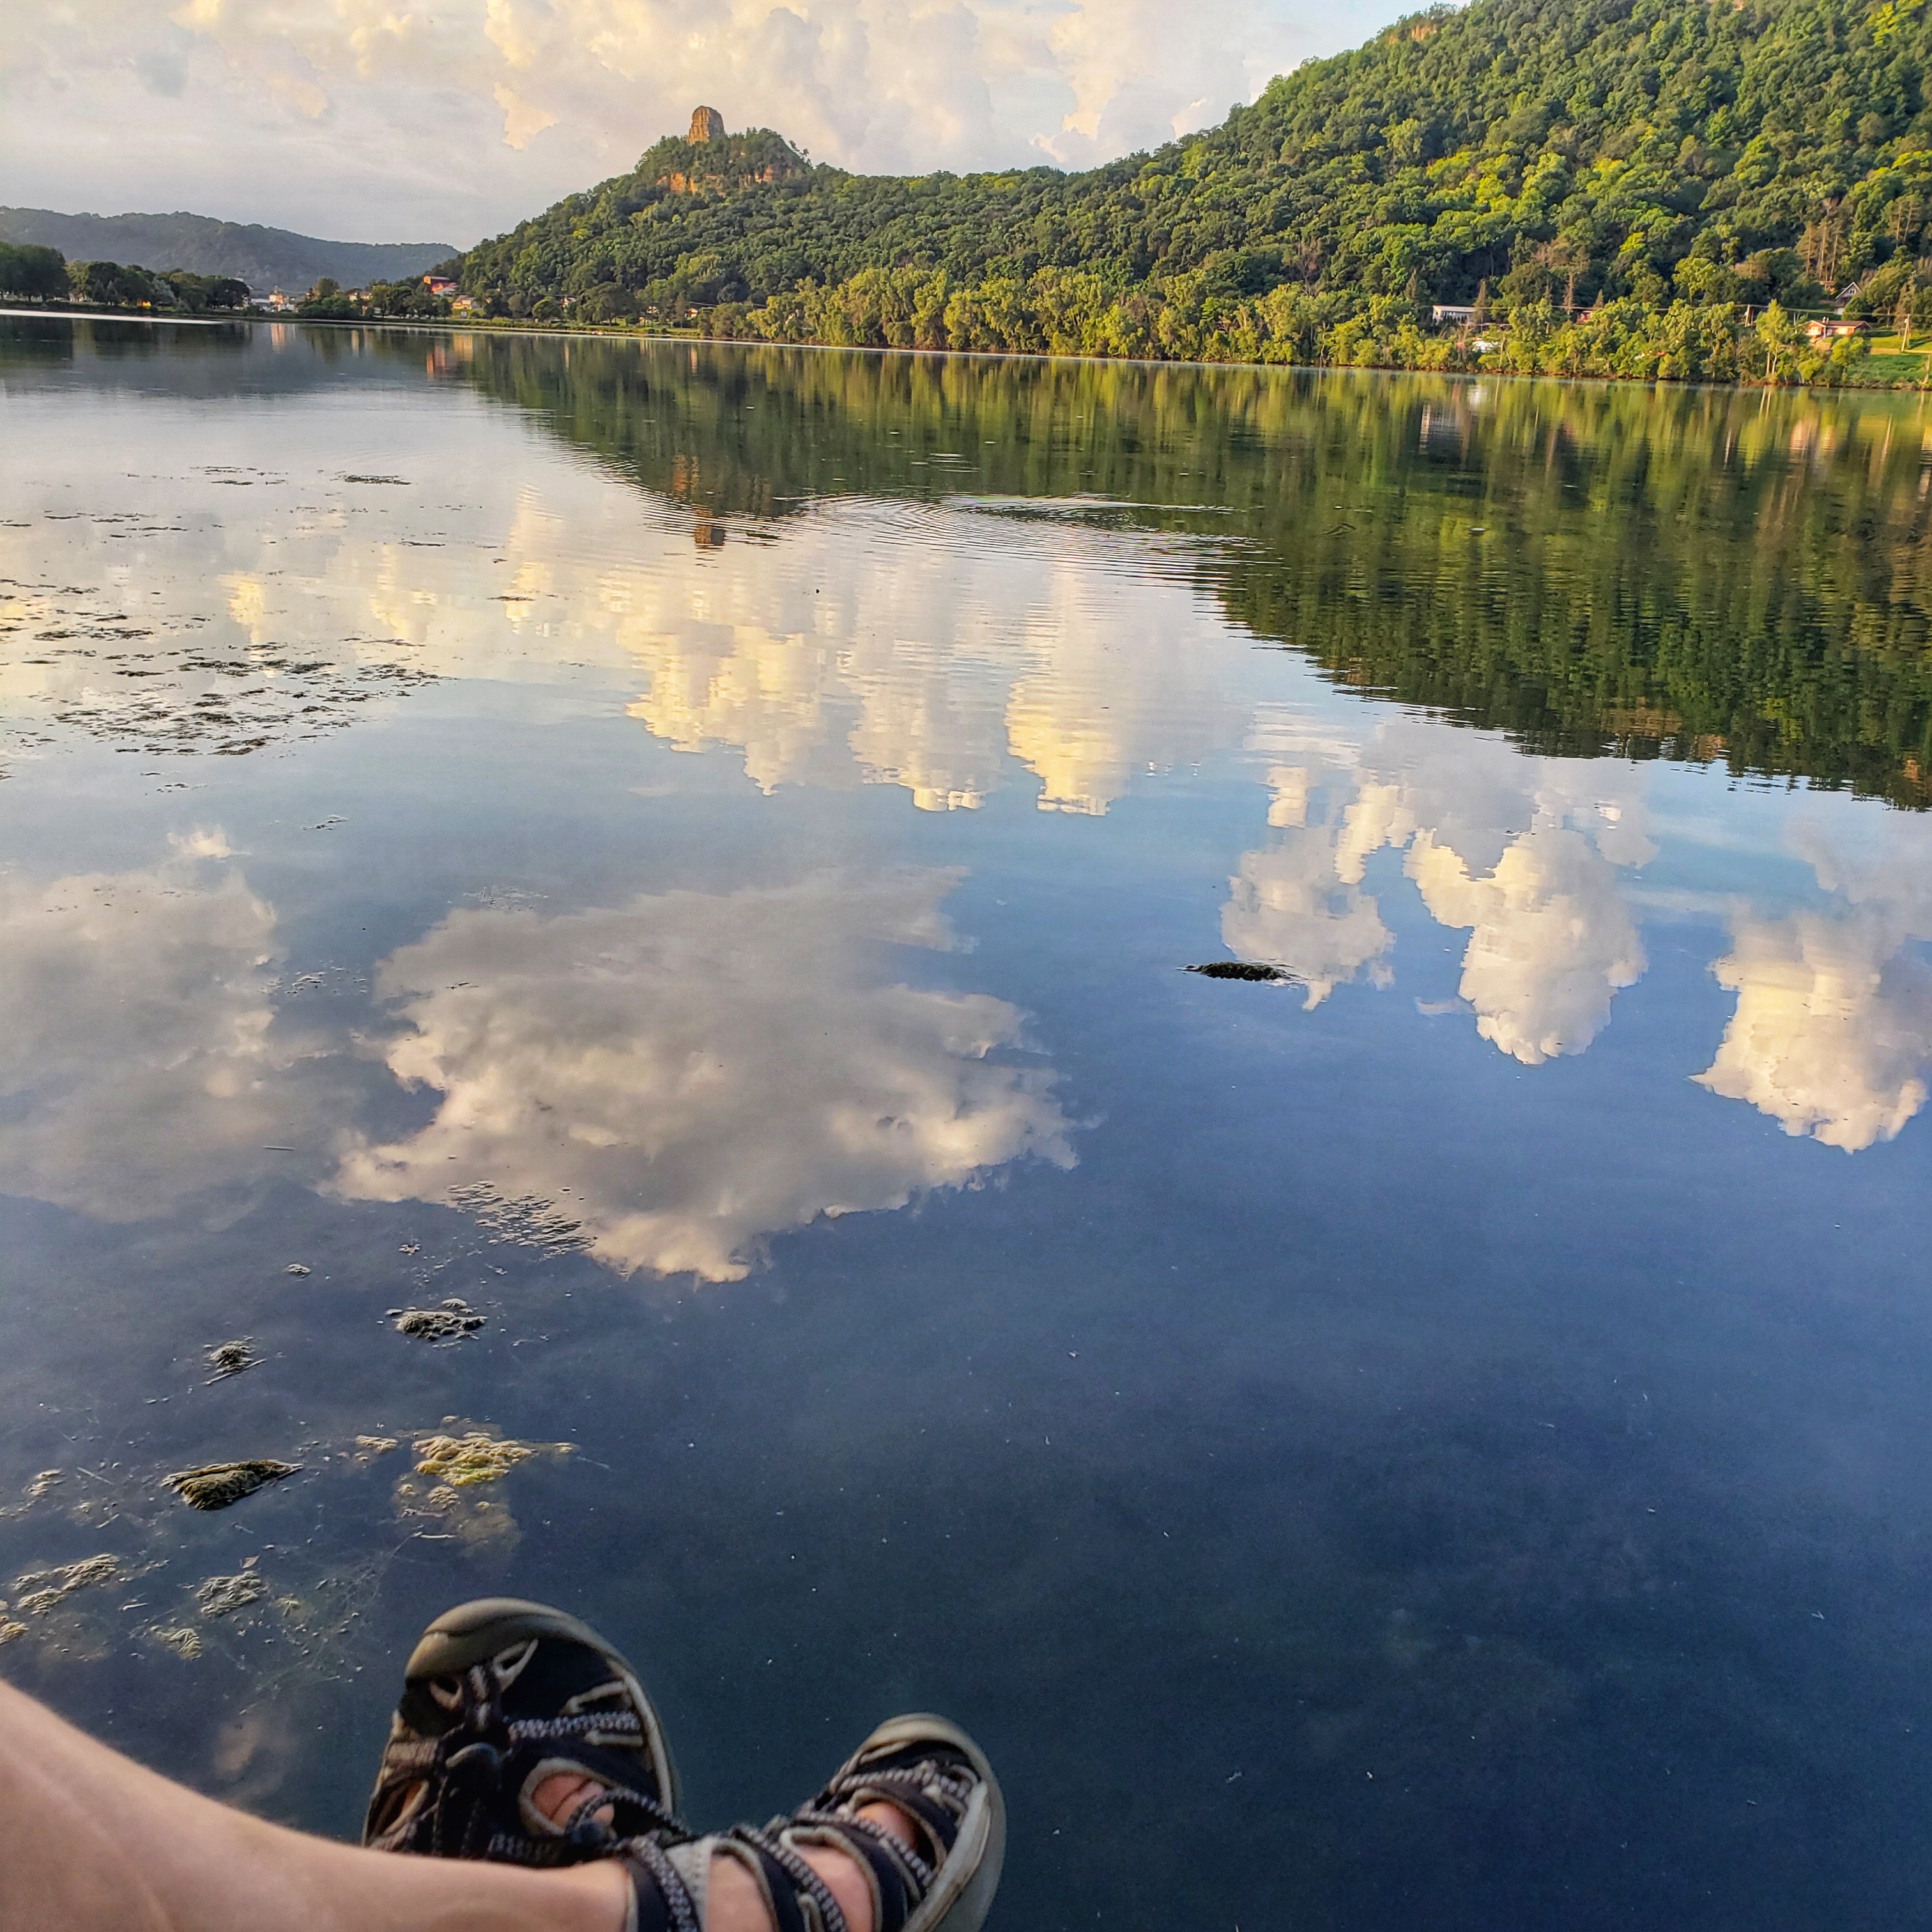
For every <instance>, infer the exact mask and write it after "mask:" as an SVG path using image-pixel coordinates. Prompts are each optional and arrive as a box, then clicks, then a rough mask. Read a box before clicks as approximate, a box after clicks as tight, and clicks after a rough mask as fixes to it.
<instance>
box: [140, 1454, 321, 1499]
mask: <svg viewBox="0 0 1932 1932" xmlns="http://www.w3.org/2000/svg"><path fill="white" fill-rule="evenodd" d="M299 1468H300V1465H299V1463H275V1462H271V1461H269V1460H267V1459H266V1458H263V1459H261V1460H257V1461H254V1462H247V1463H204V1464H203V1465H202V1466H201V1467H200V1468H199V1469H177V1470H176V1471H175V1472H174V1474H173V1475H171V1476H163V1478H161V1480H162V1481H163V1482H164V1483H165V1484H166V1485H167V1486H168V1487H169V1489H171V1490H173V1491H174V1493H175V1495H176V1496H179V1497H180V1498H181V1500H182V1502H184V1503H186V1504H187V1505H188V1507H189V1508H190V1509H198V1510H220V1509H226V1508H228V1507H229V1505H230V1504H231V1503H239V1502H240V1501H241V1500H242V1498H243V1497H244V1496H253V1495H254V1493H255V1492H256V1491H257V1490H259V1489H261V1488H263V1487H264V1486H265V1485H266V1484H269V1483H279V1482H281V1481H283V1480H284V1478H287V1477H290V1476H293V1475H295V1474H296V1471H297V1470H298V1469H299Z"/></svg>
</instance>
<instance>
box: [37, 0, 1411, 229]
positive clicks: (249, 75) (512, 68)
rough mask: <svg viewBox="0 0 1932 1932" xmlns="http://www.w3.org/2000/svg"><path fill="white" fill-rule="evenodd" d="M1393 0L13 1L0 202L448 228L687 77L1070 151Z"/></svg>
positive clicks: (548, 180)
mask: <svg viewBox="0 0 1932 1932" xmlns="http://www.w3.org/2000/svg"><path fill="white" fill-rule="evenodd" d="M1404 10H1408V9H1406V8H1404V7H1401V6H1399V5H1393V4H1391V3H1390V0H1340V5H1327V6H1323V5H1318V4H1317V0H1214V4H1212V5H1177V4H1175V0H782V3H781V0H413V4H412V0H181V4H180V5H176V6H175V7H172V10H170V8H169V7H168V6H167V5H166V0H7V5H5V6H0V19H4V20H5V31H4V32H0V203H5V204H7V205H13V206H17V207H34V208H58V209H60V210H61V211H63V212H65V213H69V214H74V213H82V212H87V213H94V214H122V213H126V212H130V211H139V212H143V213H152V212H157V211H169V210H173V209H177V208H179V209H186V210H189V211H193V212H194V213H197V214H213V215H217V216H220V217H223V218H224V219H226V220H237V221H259V222H263V223H268V224H269V225H270V226H275V227H281V228H292V229H297V230H299V231H300V232H302V233H308V234H314V235H322V236H329V237H330V238H332V239H338V240H345V241H367V242H448V243H451V244H453V245H460V246H465V247H466V246H468V245H469V244H470V243H472V242H475V241H476V240H478V239H480V238H481V236H484V235H488V234H494V233H499V232H501V231H502V229H505V228H507V227H509V226H511V225H513V224H514V223H515V222H517V220H520V219H522V218H523V217H525V216H526V215H529V214H534V213H535V212H537V211H538V210H539V209H541V208H544V207H547V205H549V204H550V202H553V201H554V200H555V199H557V198H558V196H560V195H563V194H565V193H570V192H571V191H572V190H575V189H577V188H580V187H586V186H588V185H589V184H590V183H592V182H593V181H599V180H602V179H604V178H607V176H609V175H613V174H616V173H620V172H622V171H624V170H625V169H627V168H628V167H629V166H631V163H633V162H634V160H636V158H637V155H638V154H640V152H641V151H643V149H644V148H646V147H648V146H649V145H650V143H651V142H652V141H653V140H655V139H656V138H657V137H658V136H659V135H661V134H663V133H669V132H672V131H673V130H675V131H677V132H680V133H681V132H682V130H683V129H684V127H685V125H686V124H688V120H689V117H690V113H691V109H692V108H693V107H695V106H697V104H700V103H702V104H705V105H706V106H709V107H715V108H717V109H718V111H719V112H720V113H721V114H722V115H724V121H725V124H726V125H727V127H730V128H733V129H736V128H739V127H755V126H765V127H775V128H777V129H778V130H779V131H780V132H781V133H784V134H785V135H787V136H788V137H789V138H790V139H791V140H793V142H795V143H796V144H798V145H800V146H802V148H805V151H807V152H808V153H809V154H810V155H811V157H812V158H813V159H814V160H820V161H831V162H835V163H838V165H840V166H845V167H850V168H855V169H862V170H865V171H868V172H925V171H926V170H928V169H935V168H951V169H960V170H964V169H971V168H981V167H1005V166H1027V165H1032V164H1034V163H1041V162H1046V163H1052V164H1054V165H1055V166H1062V167H1067V168H1080V167H1087V166H1092V165H1094V163H1097V162H1100V161H1103V160H1110V159H1112V158H1113V157H1115V156H1117V155H1119V154H1127V153H1130V152H1132V151H1134V150H1135V149H1136V148H1145V147H1149V146H1152V145H1156V144H1157V143H1158V142H1161V141H1164V140H1167V139H1171V138H1172V136H1175V135H1176V134H1178V133H1186V132H1187V131H1188V130H1190V129H1193V128H1196V127H1205V126H1208V125H1210V124H1212V123H1214V122H1216V121H1220V119H1221V118H1223V116H1224V115H1226V113H1227V111H1228V110H1229V107H1230V105H1231V104H1234V103H1235V102H1237V101H1250V100H1252V99H1253V98H1254V97H1255V96H1256V95H1258V94H1259V92H1260V91H1261V89H1262V87H1263V86H1265V85H1266V83H1267V82H1268V80H1269V78H1270V77H1271V76H1272V75H1274V74H1278V73H1280V72H1282V71H1284V70H1286V69H1287V68H1292V67H1294V66H1295V65H1297V64H1298V62H1301V61H1302V60H1304V59H1306V58H1309V57H1310V56H1311V55H1321V54H1326V53H1332V52H1337V51H1338V50H1339V49H1341V48H1343V47H1346V46H1353V45H1355V44H1356V43H1358V42H1359V41H1360V40H1363V39H1364V38H1366V37H1367V36H1368V35H1369V34H1371V33H1372V32H1373V31H1375V29H1376V28H1378V27H1379V26H1382V25H1383V24H1385V23H1386V22H1387V21H1388V20H1391V19H1393V18H1394V17H1395V16H1396V15H1397V13H1400V12H1402V11H1404Z"/></svg>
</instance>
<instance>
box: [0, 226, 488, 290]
mask: <svg viewBox="0 0 1932 1932" xmlns="http://www.w3.org/2000/svg"><path fill="white" fill-rule="evenodd" d="M0 242H41V243H43V244H44V245H46V247H48V248H58V250H59V251H61V253H62V254H63V255H65V256H66V257H67V258H68V260H70V261H89V262H138V263H139V264H140V265H141V266H142V267H143V268H146V269H187V270H189V271H190V272H191V273H193V274H194V275H233V276H236V277H237V278H239V279H240V280H241V281H245V282H246V283H247V284H248V286H249V287H250V288H251V289H253V290H256V291H257V293H260V294H263V295H266V293H268V292H269V290H271V289H278V288H279V289H286V290H288V292H289V293H290V294H292V295H293V294H296V293H299V292H300V291H301V290H304V289H306V288H308V287H311V286H313V285H314V284H315V283H316V282H317V281H320V279H321V278H323V276H324V275H331V276H333V277H334V278H335V280H336V281H338V282H340V283H341V284H342V286H343V287H344V288H359V287H362V285H363V284H365V283H367V282H372V281H395V280H397V279H398V278H400V277H402V276H404V275H422V273H424V272H425V270H427V269H433V268H434V267H435V266H437V263H440V262H444V261H447V260H449V258H450V257H452V255H454V254H455V252H456V251H455V249H453V248H452V247H451V246H450V245H449V243H448V242H324V241H321V240H320V239H317V237H316V236H313V235H292V234H290V233H289V231H288V230H287V229H284V228H262V227H258V226H255V225H254V224H252V223H247V224H245V223H241V222H236V221H217V220H214V217H212V216H211V215H206V214H55V212H54V211H53V210H52V208H0Z"/></svg>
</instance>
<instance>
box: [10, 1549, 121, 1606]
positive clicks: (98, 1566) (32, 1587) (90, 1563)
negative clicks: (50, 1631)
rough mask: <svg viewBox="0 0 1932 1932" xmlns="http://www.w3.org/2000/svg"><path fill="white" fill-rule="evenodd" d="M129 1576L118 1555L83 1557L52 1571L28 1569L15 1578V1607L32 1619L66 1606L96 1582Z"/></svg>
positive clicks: (113, 1581)
mask: <svg viewBox="0 0 1932 1932" xmlns="http://www.w3.org/2000/svg"><path fill="white" fill-rule="evenodd" d="M126 1574H127V1573H126V1571H124V1570H123V1569H122V1568H121V1559H120V1558H119V1557H118V1556H107V1555H102V1556H83V1558H82V1559H80V1562H77V1563H67V1564H63V1565H61V1566H60V1567H59V1568H57V1569H52V1570H28V1571H25V1572H23V1574H21V1575H20V1576H18V1577H15V1578H14V1579H13V1588H14V1589H16V1590H17V1591H19V1592H20V1597H19V1598H18V1601H17V1607H18V1608H19V1609H20V1610H24V1611H26V1613H27V1615H28V1616H30V1617H43V1616H46V1613H48V1612H49V1610H52V1608H53V1607H55V1605H56V1604H61V1603H65V1601H66V1600H67V1599H68V1598H69V1597H71V1596H72V1595H74V1592H76V1591H77V1590H85V1589H89V1588H91V1587H92V1586H93V1585H95V1584H97V1583H120V1582H121V1581H122V1580H123V1579H124V1577H125V1576H126Z"/></svg>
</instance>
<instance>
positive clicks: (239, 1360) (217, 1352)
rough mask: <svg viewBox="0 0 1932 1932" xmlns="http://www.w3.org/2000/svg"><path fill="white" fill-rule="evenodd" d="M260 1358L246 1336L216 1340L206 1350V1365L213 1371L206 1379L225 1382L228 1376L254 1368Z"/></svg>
mask: <svg viewBox="0 0 1932 1932" xmlns="http://www.w3.org/2000/svg"><path fill="white" fill-rule="evenodd" d="M261 1359H262V1358H261V1357H260V1355H257V1354H256V1352H255V1346H254V1343H253V1342H252V1341H251V1340H248V1338H247V1337H243V1338H242V1340H239V1341H236V1342H217V1343H216V1344H215V1345H214V1347H213V1348H211V1349H209V1350H208V1367H209V1368H210V1369H211V1370H213V1371H214V1373H212V1374H211V1375H210V1376H209V1377H208V1382H211V1383H213V1382H226V1380H227V1379H228V1378H229V1376H239V1375H240V1374H241V1373H242V1372H243V1371H244V1370H248V1369H252V1368H254V1367H255V1365H256V1364H257V1363H258V1362H260V1361H261Z"/></svg>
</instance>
